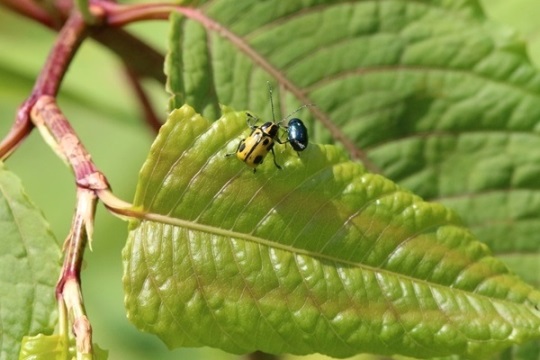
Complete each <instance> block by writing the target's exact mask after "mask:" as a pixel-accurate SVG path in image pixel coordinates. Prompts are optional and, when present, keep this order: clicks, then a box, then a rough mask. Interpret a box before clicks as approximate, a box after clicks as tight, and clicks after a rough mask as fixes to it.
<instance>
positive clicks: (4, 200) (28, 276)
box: [0, 164, 60, 360]
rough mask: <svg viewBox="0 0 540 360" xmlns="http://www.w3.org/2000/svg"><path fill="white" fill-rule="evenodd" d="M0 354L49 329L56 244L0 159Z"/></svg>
mask: <svg viewBox="0 0 540 360" xmlns="http://www.w3.org/2000/svg"><path fill="white" fill-rule="evenodd" d="M0 234H2V241H0V284H1V285H0V359H2V360H4V359H15V358H17V356H18V355H19V347H20V342H21V339H22V337H23V336H24V335H27V334H37V333H42V332H43V333H46V332H52V330H53V328H54V324H55V321H56V306H55V304H56V301H55V298H54V286H55V283H56V280H57V279H58V274H59V273H60V248H59V246H58V243H57V242H56V240H55V238H54V236H53V234H52V232H51V230H50V228H49V225H48V224H47V222H46V221H45V219H44V218H43V215H42V214H41V212H40V211H39V210H38V209H37V208H36V207H35V205H34V204H32V202H31V201H30V200H29V199H28V197H27V195H26V194H25V192H24V190H23V188H22V185H21V182H20V180H19V179H18V178H17V177H16V176H15V175H14V174H13V173H11V172H9V171H8V170H6V169H5V167H4V165H3V164H0Z"/></svg>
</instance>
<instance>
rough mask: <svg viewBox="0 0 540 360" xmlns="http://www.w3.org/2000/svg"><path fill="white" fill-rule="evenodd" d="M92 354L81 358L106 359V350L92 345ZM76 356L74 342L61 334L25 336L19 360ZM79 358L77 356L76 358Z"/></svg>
mask: <svg viewBox="0 0 540 360" xmlns="http://www.w3.org/2000/svg"><path fill="white" fill-rule="evenodd" d="M93 350H94V354H93V356H92V355H90V354H88V355H82V359H83V360H107V358H108V357H109V354H108V351H105V350H102V349H101V348H99V346H97V345H96V344H94V345H93ZM76 356H77V353H76V350H75V342H74V340H73V339H67V338H66V337H65V336H61V335H43V334H39V335H36V336H25V337H24V338H23V341H22V346H21V353H20V355H19V360H70V359H74V358H75V357H76ZM78 359H79V358H78Z"/></svg>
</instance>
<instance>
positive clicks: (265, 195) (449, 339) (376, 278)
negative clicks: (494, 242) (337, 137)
mask: <svg viewBox="0 0 540 360" xmlns="http://www.w3.org/2000/svg"><path fill="white" fill-rule="evenodd" d="M247 134H249V129H248V128H247V126H246V115H245V113H241V112H240V113H237V112H232V111H230V110H226V109H225V112H224V115H223V117H222V118H221V119H219V120H218V121H216V122H214V123H210V122H209V121H207V120H206V119H204V118H202V117H201V116H200V115H198V114H196V113H195V111H194V110H193V109H192V108H191V107H189V106H184V107H182V108H180V109H178V110H175V111H173V112H172V113H171V114H170V116H169V119H168V121H167V123H166V124H165V125H164V126H163V127H162V129H161V131H160V134H159V136H158V137H157V139H156V141H155V143H154V145H153V146H152V148H151V151H150V155H149V158H148V160H147V161H146V163H145V164H144V166H143V168H142V170H141V174H140V181H139V184H138V188H137V192H136V196H135V202H134V205H135V206H136V207H137V208H140V209H142V211H145V212H147V215H146V220H141V221H137V222H133V223H132V224H131V226H130V227H131V230H130V234H129V239H128V243H127V245H126V248H125V250H124V286H125V293H126V297H125V302H126V307H127V311H128V316H129V318H130V320H131V321H133V322H134V323H135V324H136V325H137V327H139V328H140V329H142V330H144V331H148V332H152V333H155V334H156V335H158V336H159V337H160V338H161V339H162V340H163V341H164V342H165V343H166V344H167V345H168V346H169V347H177V346H202V345H207V346H213V347H218V348H221V349H224V350H226V351H229V352H233V353H246V352H251V351H254V350H262V351H265V352H269V353H293V354H309V353H314V352H319V353H323V354H328V355H330V356H334V357H345V356H351V355H354V354H357V353H361V352H370V353H379V354H403V355H408V356H418V357H435V356H447V355H451V354H462V355H465V356H469V357H476V358H485V357H487V356H488V355H490V354H493V353H494V352H497V351H499V350H501V349H504V348H506V347H509V346H511V345H512V344H515V343H523V342H525V341H527V340H531V339H538V338H539V337H540V310H539V309H538V307H539V306H540V292H538V291H536V290H534V289H533V288H532V287H530V286H528V285H527V284H525V283H524V282H522V281H521V280H520V279H519V278H517V277H516V276H515V275H513V274H512V273H511V272H509V270H508V269H507V267H506V266H505V265H504V264H503V263H502V262H501V261H499V260H497V259H496V258H494V257H492V256H491V254H490V252H489V250H488V248H487V247H486V246H485V245H484V244H482V243H480V242H478V241H477V240H476V239H475V237H474V236H473V235H472V234H471V233H470V232H469V231H468V230H467V229H466V228H464V227H463V226H462V225H461V222H460V220H459V219H458V217H457V216H456V215H455V214H454V213H453V212H452V211H450V210H448V209H447V208H445V207H443V206H442V205H439V204H436V203H426V202H424V201H422V199H420V198H419V197H417V196H415V195H413V194H412V193H410V192H408V191H406V190H404V189H402V188H400V187H399V186H397V185H396V184H394V183H392V182H391V181H389V180H387V179H385V178H384V177H382V176H380V175H376V174H371V173H369V172H366V171H365V169H364V168H363V167H362V166H361V165H360V164H358V163H354V162H350V161H348V160H347V157H346V156H345V154H344V153H343V152H342V151H341V150H338V148H336V147H334V146H321V145H316V144H310V146H309V147H308V149H307V150H306V151H304V152H303V153H301V154H300V155H298V154H296V153H295V152H294V151H292V149H291V148H290V147H289V146H285V145H279V144H278V145H276V147H275V150H276V158H277V161H278V162H279V163H280V164H281V165H282V167H283V170H282V171H279V170H278V169H276V168H275V167H274V164H273V163H272V161H271V159H269V158H267V159H266V161H265V162H264V163H263V164H262V165H261V166H260V167H259V168H258V170H257V172H256V173H253V172H251V171H250V169H249V168H247V167H246V166H245V164H244V163H242V162H240V161H238V160H237V159H236V158H234V157H231V158H227V157H225V154H227V153H231V152H234V150H235V149H236V146H237V144H238V141H239V139H240V138H241V137H245V136H246V135H247ZM268 156H269V157H270V156H271V155H270V154H269V155H268Z"/></svg>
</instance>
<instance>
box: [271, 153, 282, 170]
mask: <svg viewBox="0 0 540 360" xmlns="http://www.w3.org/2000/svg"><path fill="white" fill-rule="evenodd" d="M270 151H271V152H272V158H273V159H274V165H276V167H277V168H278V169H279V170H281V166H279V164H278V163H277V162H276V153H275V152H274V148H272V149H270Z"/></svg>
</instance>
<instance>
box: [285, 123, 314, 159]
mask: <svg viewBox="0 0 540 360" xmlns="http://www.w3.org/2000/svg"><path fill="white" fill-rule="evenodd" d="M287 141H288V142H289V143H290V144H291V146H292V148H293V149H294V150H296V151H298V152H300V151H304V150H305V149H306V147H307V146H308V143H309V140H308V131H307V129H306V126H305V125H304V123H303V122H302V120H300V119H298V118H293V119H291V120H290V121H289V124H288V125H287Z"/></svg>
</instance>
